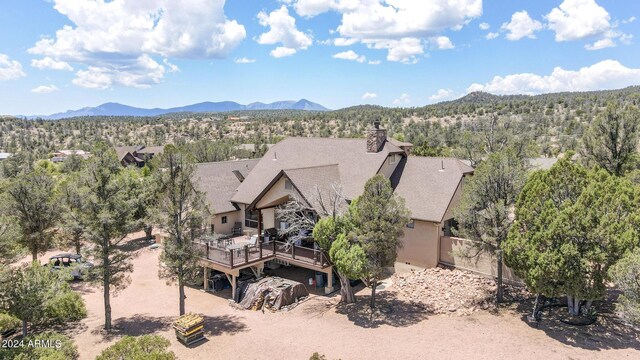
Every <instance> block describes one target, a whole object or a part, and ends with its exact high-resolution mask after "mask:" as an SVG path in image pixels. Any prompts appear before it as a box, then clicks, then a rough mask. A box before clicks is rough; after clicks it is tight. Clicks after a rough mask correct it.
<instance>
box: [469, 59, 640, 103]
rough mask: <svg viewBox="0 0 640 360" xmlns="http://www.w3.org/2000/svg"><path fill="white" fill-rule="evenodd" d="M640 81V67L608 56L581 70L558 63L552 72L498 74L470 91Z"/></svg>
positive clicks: (610, 86)
mask: <svg viewBox="0 0 640 360" xmlns="http://www.w3.org/2000/svg"><path fill="white" fill-rule="evenodd" d="M639 83H640V69H633V68H627V67H625V66H624V65H622V64H620V63H619V62H618V61H615V60H605V61H601V62H599V63H596V64H593V65H591V66H587V67H583V68H581V69H579V70H575V71H574V70H565V69H563V68H561V67H556V68H555V69H553V72H552V73H551V74H550V75H545V76H540V75H536V74H531V73H522V74H513V75H507V76H504V77H502V76H496V77H494V78H493V79H492V80H491V81H489V82H488V83H486V84H472V85H471V86H470V87H469V88H468V89H467V91H468V92H473V91H486V92H490V93H493V94H531V95H533V94H541V93H551V92H562V91H592V90H605V89H618V88H623V87H627V86H631V85H637V84H639Z"/></svg>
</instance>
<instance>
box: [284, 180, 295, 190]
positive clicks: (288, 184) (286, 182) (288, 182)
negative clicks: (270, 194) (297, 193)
mask: <svg viewBox="0 0 640 360" xmlns="http://www.w3.org/2000/svg"><path fill="white" fill-rule="evenodd" d="M284 189H285V190H293V184H292V183H291V180H289V179H284Z"/></svg>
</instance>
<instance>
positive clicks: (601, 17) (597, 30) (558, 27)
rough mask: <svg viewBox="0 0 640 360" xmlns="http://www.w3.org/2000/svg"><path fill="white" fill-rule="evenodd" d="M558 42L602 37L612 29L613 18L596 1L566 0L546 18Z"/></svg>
mask: <svg viewBox="0 0 640 360" xmlns="http://www.w3.org/2000/svg"><path fill="white" fill-rule="evenodd" d="M545 18H546V19H547V21H548V22H549V28H550V29H551V30H553V31H555V33H556V36H555V39H556V41H571V40H578V39H584V38H587V37H591V36H597V35H602V34H604V33H605V32H607V31H608V30H610V29H611V24H610V23H609V20H610V19H611V17H610V16H609V13H608V12H607V10H605V9H604V8H603V7H602V6H600V5H598V4H597V3H596V2H595V0H564V1H563V2H562V4H560V6H559V7H557V8H554V9H553V10H551V12H550V13H549V14H547V15H546V16H545Z"/></svg>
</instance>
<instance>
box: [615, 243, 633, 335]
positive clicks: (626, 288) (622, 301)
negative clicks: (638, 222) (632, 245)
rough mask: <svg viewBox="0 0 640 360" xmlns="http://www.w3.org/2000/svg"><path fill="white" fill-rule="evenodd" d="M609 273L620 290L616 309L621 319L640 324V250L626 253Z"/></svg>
mask: <svg viewBox="0 0 640 360" xmlns="http://www.w3.org/2000/svg"><path fill="white" fill-rule="evenodd" d="M609 272H610V275H611V279H612V280H613V282H614V283H615V284H616V285H617V286H618V288H619V289H620V290H622V294H621V295H620V296H619V297H618V304H617V305H616V309H617V310H618V312H619V313H620V315H621V316H622V318H623V319H626V320H627V321H629V322H631V323H636V324H640V248H638V249H636V250H635V251H633V252H629V253H627V255H626V256H625V257H623V258H622V259H621V260H620V261H618V262H617V263H616V264H615V265H614V266H613V267H612V268H611V270H610V271H609Z"/></svg>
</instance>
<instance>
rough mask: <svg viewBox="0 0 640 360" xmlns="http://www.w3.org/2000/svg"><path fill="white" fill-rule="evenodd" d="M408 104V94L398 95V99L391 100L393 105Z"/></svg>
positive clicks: (409, 97)
mask: <svg viewBox="0 0 640 360" xmlns="http://www.w3.org/2000/svg"><path fill="white" fill-rule="evenodd" d="M410 102H411V96H409V94H407V93H404V94H402V95H400V97H399V98H397V99H395V100H393V104H394V105H406V104H409V103H410Z"/></svg>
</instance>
